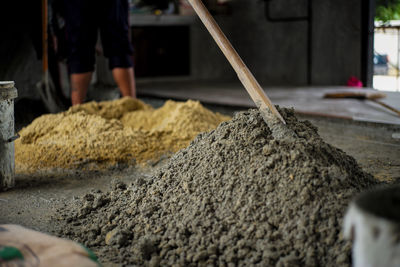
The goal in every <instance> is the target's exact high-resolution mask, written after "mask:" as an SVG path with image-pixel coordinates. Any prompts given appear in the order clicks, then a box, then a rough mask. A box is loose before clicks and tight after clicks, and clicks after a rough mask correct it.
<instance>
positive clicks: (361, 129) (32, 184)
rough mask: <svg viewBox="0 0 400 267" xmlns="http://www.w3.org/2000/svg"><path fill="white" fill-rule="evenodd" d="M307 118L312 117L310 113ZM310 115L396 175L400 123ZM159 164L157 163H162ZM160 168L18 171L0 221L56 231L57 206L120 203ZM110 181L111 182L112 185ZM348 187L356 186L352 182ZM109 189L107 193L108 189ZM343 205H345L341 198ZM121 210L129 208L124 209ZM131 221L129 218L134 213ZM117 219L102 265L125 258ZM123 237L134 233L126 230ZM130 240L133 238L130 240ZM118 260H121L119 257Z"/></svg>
mask: <svg viewBox="0 0 400 267" xmlns="http://www.w3.org/2000/svg"><path fill="white" fill-rule="evenodd" d="M210 108H213V109H214V110H215V111H219V112H224V113H227V110H224V109H221V108H220V107H215V106H214V107H210ZM228 111H229V110H228ZM307 119H310V117H308V118H307ZM311 119H312V122H313V124H315V125H317V126H318V128H319V133H320V135H321V136H322V137H323V138H324V140H325V141H327V142H328V143H330V144H333V145H335V146H337V147H339V148H341V149H343V150H344V151H346V153H348V154H349V155H352V156H353V157H355V158H356V159H357V161H358V162H359V163H360V165H361V166H362V167H363V169H364V170H366V171H368V172H370V173H372V174H373V175H374V176H375V178H378V179H380V180H388V181H399V180H400V177H399V170H400V159H399V158H398V155H399V152H400V143H399V140H398V139H394V138H393V137H392V136H396V135H395V134H396V133H398V132H400V129H399V128H398V127H395V126H387V125H386V126H385V125H372V124H365V123H352V122H347V121H343V120H327V119H325V118H322V119H319V118H311ZM17 123H18V121H17ZM268 143H269V142H268ZM162 165H163V164H162V163H161V166H162ZM159 167H160V165H158V166H149V168H148V169H136V168H132V167H130V168H122V167H116V168H114V169H111V170H109V171H107V172H101V173H100V172H89V173H88V172H82V171H80V170H76V171H74V172H69V173H66V172H63V171H60V172H58V173H37V174H35V175H30V176H21V175H17V176H16V188H14V189H13V190H10V191H7V192H2V193H0V223H17V224H21V225H24V226H27V227H30V228H32V229H36V230H41V231H44V232H53V233H54V232H56V231H57V228H59V227H60V224H59V222H56V221H55V220H54V219H51V218H52V217H53V218H60V214H59V213H57V212H56V213H54V210H55V208H56V207H58V208H60V207H62V206H63V205H67V206H68V207H70V205H72V204H71V203H75V207H76V205H77V204H79V203H86V202H88V207H93V206H90V205H91V204H90V201H89V200H90V198H91V197H90V195H88V197H86V199H84V198H83V196H85V195H86V194H88V193H90V191H92V193H90V194H92V195H93V196H94V197H95V198H96V197H97V198H99V197H100V196H105V197H109V196H113V198H111V199H112V201H115V196H120V198H121V203H122V202H123V199H126V198H128V199H132V197H133V195H132V189H133V188H135V186H136V187H137V188H147V187H149V185H148V184H147V183H145V184H144V185H143V184H142V185H141V183H142V182H143V181H152V180H153V179H154V177H155V176H154V172H157V169H158V168H159ZM152 177H153V178H152ZM289 179H290V176H289ZM243 180H246V179H243ZM118 182H124V183H126V184H127V189H124V186H123V185H119V184H118ZM111 183H112V184H113V186H112V187H111V188H110V184H111ZM131 184H133V185H131ZM112 188H113V189H112ZM239 188H240V186H239ZM110 189H111V191H110ZM93 190H102V191H103V192H105V193H98V192H97V193H93ZM349 190H350V191H351V190H355V189H354V187H351V188H350V189H349ZM108 191H110V192H109V193H108ZM345 192H348V191H345ZM121 193H127V195H126V196H124V197H122V195H121ZM106 202H107V200H106ZM98 203H99V202H98ZM112 203H114V202H110V203H108V204H107V203H105V204H106V205H105V206H103V207H102V208H103V209H105V210H107V209H108V208H109V205H110V204H112ZM321 203H324V201H321ZM340 203H342V202H340ZM89 204H90V205H89ZM125 204H126V207H129V201H128V200H125ZM342 206H343V207H344V204H343V203H342ZM143 207H145V206H143ZM102 208H100V207H97V208H96V209H94V208H92V209H93V216H95V215H96V214H98V212H99V211H100V209H102ZM80 209H81V208H80V207H78V208H77V210H80ZM322 210H323V209H322ZM123 212H127V211H124V210H123ZM343 212H344V211H341V212H340V214H337V215H336V219H335V222H336V223H337V222H339V223H340V222H341V214H342V213H343ZM55 215H56V216H55ZM64 216H65V215H64ZM88 216H89V217H90V216H91V215H86V217H85V216H84V217H83V218H81V219H84V218H89V217H88ZM94 218H95V217H94ZM106 219H107V218H105V220H106ZM129 220H130V221H132V218H130V219H129ZM97 221H98V220H97ZM77 222H79V220H78V221H76V222H75V223H77ZM116 223H117V221H114V222H113V224H112V226H113V228H112V229H108V230H109V231H108V232H107V233H105V234H103V233H101V232H100V233H99V236H100V237H99V242H100V243H99V244H101V245H100V246H97V247H96V252H97V254H98V255H99V256H100V258H101V260H102V261H103V262H104V263H105V265H106V266H108V265H120V264H121V263H122V262H124V261H125V262H127V261H128V259H127V258H125V259H124V256H118V255H120V248H119V245H118V242H122V243H124V238H126V234H124V231H122V230H124V229H121V227H115V226H116ZM119 223H121V225H122V226H125V227H126V226H128V224H124V223H123V221H120V222H119ZM328 223H329V221H328ZM92 225H93V223H92ZM75 227H76V229H79V228H80V226H75ZM82 228H85V229H86V230H83V229H82V230H83V231H88V228H87V227H82ZM114 229H115V230H114ZM119 231H122V232H119ZM76 232H77V230H74V231H71V233H70V235H72V234H74V233H75V234H76ZM170 232H171V231H170ZM121 233H122V234H121ZM267 233H268V232H267ZM107 234H108V238H107V240H108V243H109V244H110V245H105V241H106V240H105V239H106V236H107ZM127 236H128V237H129V238H132V237H131V236H129V234H128V235H127ZM77 239H78V240H80V241H82V240H83V239H85V238H82V237H79V238H78V237H77ZM103 240H104V241H103ZM131 240H132V239H128V241H131ZM135 240H136V239H135ZM288 240H290V239H286V241H288ZM143 242H144V243H142V244H143V246H144V248H146V245H145V244H146V242H145V241H143ZM340 242H342V241H340ZM289 243H290V242H289ZM334 246H335V245H334ZM127 247H130V248H133V246H132V243H128V245H126V246H125V251H126V248H127ZM150 247H151V246H150ZM348 248H349V247H348V244H347V245H346V248H345V251H346V253H345V254H343V255H344V256H342V260H344V261H348V255H349V254H348V253H347V252H348ZM145 250H146V249H145ZM301 250H302V251H303V252H304V251H305V250H303V249H301ZM150 251H151V249H150ZM210 251H213V248H211V250H210ZM242 252H243V251H242ZM242 252H241V253H242ZM336 252H337V251H336ZM253 253H254V251H253ZM256 253H257V251H256ZM332 253H335V252H332ZM121 255H122V254H121ZM138 255H140V254H138ZM204 255H205V254H204V253H203V255H201V254H200V256H202V257H203V256H204ZM202 257H200V258H202ZM295 257H299V255H297V256H296V255H295ZM209 258H210V256H209ZM122 259H124V260H122ZM196 259H199V258H196ZM118 260H121V261H119V262H118ZM207 260H208V259H207ZM112 262H118V263H112ZM148 263H150V262H148ZM152 263H157V257H155V259H153V262H152Z"/></svg>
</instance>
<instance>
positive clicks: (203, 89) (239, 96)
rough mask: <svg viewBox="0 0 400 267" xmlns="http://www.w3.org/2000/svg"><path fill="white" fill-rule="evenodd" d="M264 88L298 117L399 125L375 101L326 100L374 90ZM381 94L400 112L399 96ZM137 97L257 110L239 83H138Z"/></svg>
mask: <svg viewBox="0 0 400 267" xmlns="http://www.w3.org/2000/svg"><path fill="white" fill-rule="evenodd" d="M263 88H264V91H265V92H266V93H267V95H268V96H269V98H270V99H271V101H272V102H273V103H274V104H276V105H280V106H283V107H293V108H295V110H296V112H297V113H301V114H307V115H321V116H325V117H331V118H342V119H348V120H354V121H367V122H378V123H385V124H398V125H400V115H399V114H396V113H395V112H393V111H390V110H388V109H386V108H384V107H382V106H381V105H379V104H377V103H375V102H373V101H369V100H358V99H325V98H324V94H326V93H332V92H335V93H337V92H343V91H347V92H348V91H352V92H354V91H355V92H377V91H376V90H373V89H371V88H370V89H366V88H362V89H358V88H357V89H354V88H350V87H345V86H312V87H263ZM382 93H384V94H386V97H385V98H383V99H380V101H382V102H384V103H385V104H387V105H390V106H391V107H394V108H396V109H397V110H400V93H399V92H382ZM138 94H139V95H141V96H150V97H161V98H172V99H179V100H186V99H197V100H200V101H201V102H203V103H209V104H218V105H225V106H233V107H245V108H249V107H254V106H255V105H254V103H253V101H252V100H251V99H250V97H249V95H248V93H247V92H246V90H245V89H244V88H243V86H242V85H241V84H240V83H222V82H210V81H203V82H196V81H191V80H187V81H184V80H183V81H174V80H172V81H159V82H155V81H153V80H149V81H148V82H146V81H142V82H140V83H138Z"/></svg>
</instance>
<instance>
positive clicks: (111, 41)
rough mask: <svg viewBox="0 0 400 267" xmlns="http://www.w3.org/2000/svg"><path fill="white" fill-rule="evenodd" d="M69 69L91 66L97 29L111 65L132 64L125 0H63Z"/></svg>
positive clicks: (124, 65)
mask: <svg viewBox="0 0 400 267" xmlns="http://www.w3.org/2000/svg"><path fill="white" fill-rule="evenodd" d="M64 8H65V10H64V11H65V13H64V16H65V28H66V39H67V50H68V55H67V60H68V70H69V72H70V73H84V72H90V71H93V70H94V63H95V47H96V42H97V33H98V32H99V31H100V38H101V43H102V47H103V52H104V55H105V56H106V57H107V58H108V59H109V65H110V69H113V68H117V67H118V68H129V67H132V59H131V55H132V52H133V49H132V45H131V43H130V41H129V23H128V16H129V6H128V1H127V0H100V1H98V0H97V1H96V0H64Z"/></svg>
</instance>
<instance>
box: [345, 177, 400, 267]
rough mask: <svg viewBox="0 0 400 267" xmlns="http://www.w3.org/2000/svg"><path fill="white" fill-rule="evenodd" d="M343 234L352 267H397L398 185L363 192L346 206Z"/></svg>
mask: <svg viewBox="0 0 400 267" xmlns="http://www.w3.org/2000/svg"><path fill="white" fill-rule="evenodd" d="M344 235H345V237H346V238H350V239H352V240H353V251H352V255H353V266H355V267H399V266H400V185H393V186H391V187H382V188H379V189H375V190H373V191H369V192H365V193H363V194H361V195H360V196H359V197H357V198H356V199H355V200H354V201H353V202H352V203H351V204H350V206H349V209H348V211H347V213H346V216H345V218H344Z"/></svg>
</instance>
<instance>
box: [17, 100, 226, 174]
mask: <svg viewBox="0 0 400 267" xmlns="http://www.w3.org/2000/svg"><path fill="white" fill-rule="evenodd" d="M229 119H230V118H229V117H228V116H224V115H221V114H219V113H213V112H211V111H210V110H208V109H206V108H204V107H203V106H202V105H201V104H200V103H199V102H197V101H191V100H189V101H187V102H184V103H183V102H174V101H167V102H166V103H165V105H164V106H163V107H161V108H159V109H153V108H152V107H151V106H149V105H147V104H145V103H143V102H141V101H140V100H135V99H132V98H122V99H119V100H115V101H106V102H101V103H96V102H90V103H87V104H83V105H79V106H75V107H72V108H70V109H69V110H68V111H66V112H62V113H59V114H48V115H43V116H41V117H39V118H37V119H36V120H34V121H33V122H32V124H30V125H29V126H28V127H26V128H24V129H22V130H21V132H20V135H21V138H20V139H18V140H17V141H16V142H15V162H16V169H17V171H26V170H29V171H35V170H38V169H47V168H57V167H59V168H67V169H70V168H76V167H78V166H80V165H81V164H86V163H90V162H94V163H96V166H98V164H100V165H102V164H103V163H104V165H107V166H108V165H110V164H115V163H117V162H127V163H132V162H133V161H136V162H138V163H146V162H148V161H154V160H157V159H159V157H160V156H161V155H163V154H168V153H170V152H173V153H174V152H176V151H178V150H180V149H182V148H184V147H186V146H187V145H188V144H189V143H190V141H191V140H193V139H194V138H195V137H196V135H198V134H199V133H200V132H205V131H209V130H212V129H214V128H216V127H217V126H218V124H220V123H221V122H223V121H226V120H229Z"/></svg>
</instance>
